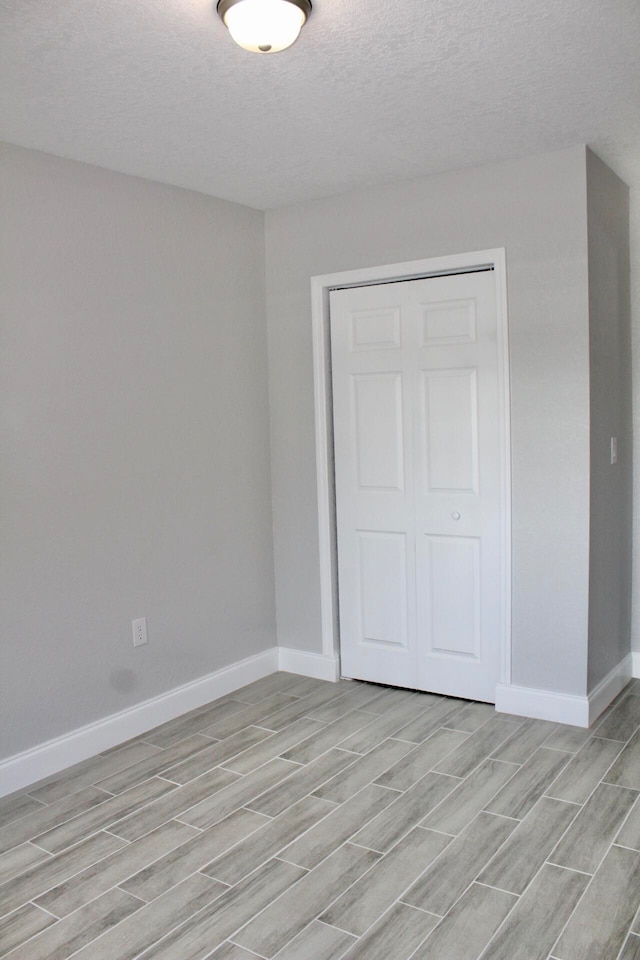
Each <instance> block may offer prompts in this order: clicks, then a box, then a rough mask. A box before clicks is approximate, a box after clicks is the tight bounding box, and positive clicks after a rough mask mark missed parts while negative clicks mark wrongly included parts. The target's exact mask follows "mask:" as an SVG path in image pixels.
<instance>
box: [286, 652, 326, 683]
mask: <svg viewBox="0 0 640 960" xmlns="http://www.w3.org/2000/svg"><path fill="white" fill-rule="evenodd" d="M278 655H279V656H278V663H279V667H280V670H286V671H287V673H299V674H301V675H302V676H303V677H314V678H315V679H316V680H329V681H331V682H332V683H335V682H336V680H339V679H340V661H339V659H338V657H336V656H329V657H326V656H325V655H324V654H322V653H308V652H307V651H306V650H293V649H291V648H290V647H279V648H278Z"/></svg>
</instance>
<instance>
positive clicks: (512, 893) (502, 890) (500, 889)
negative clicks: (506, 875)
mask: <svg viewBox="0 0 640 960" xmlns="http://www.w3.org/2000/svg"><path fill="white" fill-rule="evenodd" d="M478 876H482V872H480V873H479V874H478ZM474 883H476V884H478V886H479V887H489V889H490V890H497V891H498V893H507V894H508V895H509V896H510V897H515V898H516V900H519V899H520V897H521V896H522V894H520V893H516V892H515V890H505V888H504V887H497V886H496V885H495V883H487V882H486V881H485V880H473V881H472V882H471V883H470V884H469V887H467V890H468V889H469V888H470V887H472V886H473V884H474ZM457 902H458V901H457V900H456V903H457ZM513 906H514V907H515V903H514V904H513ZM451 909H453V907H452V908H451ZM448 912H449V913H450V912H451V911H450V910H449V911H448Z"/></svg>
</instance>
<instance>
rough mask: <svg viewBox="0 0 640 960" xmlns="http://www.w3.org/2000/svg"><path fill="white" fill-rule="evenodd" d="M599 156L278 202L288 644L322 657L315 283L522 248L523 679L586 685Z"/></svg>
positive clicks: (271, 289)
mask: <svg viewBox="0 0 640 960" xmlns="http://www.w3.org/2000/svg"><path fill="white" fill-rule="evenodd" d="M585 197H586V161H585V149H584V148H575V149H572V150H567V151H562V152H559V153H553V154H547V155H543V156H538V157H532V158H528V159H525V160H518V161H510V162H507V163H500V164H495V165H491V166H485V167H478V168H475V169H470V170H461V171H458V172H453V173H447V174H442V175H438V176H434V177H429V178H424V179H419V180H413V181H409V182H405V183H398V184H393V185H389V186H384V187H379V188H375V189H367V190H363V191H359V192H357V193H350V194H345V195H343V196H339V197H332V198H330V199H327V200H320V201H315V202H312V203H301V204H297V205H295V206H291V207H288V208H282V209H278V210H272V211H267V214H266V220H265V229H266V257H267V260H266V263H267V323H268V330H269V383H270V403H271V445H272V457H271V471H272V489H273V516H274V550H275V571H276V613H277V622H278V638H279V642H280V644H282V645H284V646H287V647H297V648H301V649H305V650H311V651H315V652H320V650H321V638H320V614H319V610H320V596H319V567H318V533H317V499H316V496H317V492H316V473H315V471H316V466H315V448H314V415H313V372H312V341H311V307H310V278H311V277H312V276H314V275H319V274H324V273H333V272H338V271H341V270H350V269H355V268H358V267H368V266H374V265H378V264H385V263H394V262H401V261H408V260H414V259H420V258H426V257H435V256H443V255H446V254H449V253H462V252H466V251H472V250H480V249H486V248H490V247H502V246H504V247H505V248H506V254H507V278H508V295H509V322H510V348H511V401H512V411H511V415H512V461H513V490H512V500H513V527H512V537H513V628H512V645H513V682H514V683H516V684H519V685H522V686H530V687H535V688H542V689H547V690H555V691H563V692H567V693H572V694H576V695H584V694H585V693H586V682H587V644H586V642H585V639H586V636H587V617H588V581H589V573H588V563H589V542H588V537H589V358H588V349H589V344H588V332H589V331H588V295H587V222H586V201H585Z"/></svg>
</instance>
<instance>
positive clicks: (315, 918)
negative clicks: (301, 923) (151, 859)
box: [229, 840, 399, 960]
mask: <svg viewBox="0 0 640 960" xmlns="http://www.w3.org/2000/svg"><path fill="white" fill-rule="evenodd" d="M349 842H350V841H349V840H344V841H343V842H342V843H341V844H340V845H339V846H338V847H336V848H335V850H332V851H331V853H330V854H328V856H327V857H324V858H323V859H322V860H321V861H320V863H318V864H316V865H315V867H312V869H311V870H307V873H305V875H304V877H300V880H296V882H295V883H294V884H292V886H291V887H288V888H287V890H285V891H284V892H283V893H281V894H280V895H279V896H278V897H276V899H275V900H272V901H271V903H270V904H268V906H267V907H265V908H264V909H265V910H266V909H268V907H270V906H271V905H272V904H273V903H276V902H277V901H278V900H279V899H280V897H282V896H284V894H285V893H287V892H288V891H289V890H292V889H293V888H294V887H295V886H297V884H298V883H300V881H301V880H304V879H305V878H306V877H308V876H311V874H312V873H313V871H314V870H317V869H318V867H319V866H321V864H323V863H326V861H327V860H328V858H329V857H330V856H332V855H333V854H335V853H337V852H338V850H342V848H343V847H345V846H346V845H347V844H348V843H349ZM357 846H358V847H360V844H357ZM361 849H363V850H368V848H367V847H361ZM372 852H373V853H376V852H377V851H372ZM383 856H384V855H383ZM275 859H276V860H280V861H282V862H284V863H289V862H290V861H288V860H284V859H283V858H282V857H276V858H275ZM382 859H383V857H379V858H378V859H377V860H376V861H375V863H372V864H371V866H370V867H369V868H368V869H367V870H365V871H364V873H361V874H360V875H359V876H358V877H356V878H355V880H353V881H352V883H350V884H349V886H347V887H345V888H344V890H341V892H340V893H339V894H337V895H336V896H335V897H333V899H332V900H331V901H329V902H327V903H325V904H324V906H323V907H322V908H321V909H320V910H319V911H318V913H316V914H315V915H314V917H313V918H312V919H311V920H309V922H308V923H307V924H305V927H307V926H309V924H311V923H314V922H315V921H320V922H323V921H321V920H320V916H321V914H323V913H326V911H327V910H329V909H330V908H331V907H332V906H333V904H334V903H336V901H337V900H339V899H340V898H341V897H343V896H345V895H346V894H347V893H348V892H349V890H351V888H352V887H354V886H355V884H356V883H358V882H359V881H360V880H362V879H363V877H366V876H367V874H368V873H369V872H370V871H371V870H373V868H374V867H375V866H376V865H377V864H378V863H380V862H381V861H382ZM291 866H299V865H298V864H291ZM303 869H305V868H303ZM397 899H399V898H396V901H394V903H395V902H397ZM263 912H264V911H262V910H261V911H260V913H263ZM383 912H386V909H385V911H383ZM259 915H260V914H256V916H259ZM254 919H255V918H254V917H252V918H251V920H248V921H247V923H245V924H243V926H242V927H239V928H238V929H237V930H236V931H235V932H234V933H233V934H231V937H235V936H236V935H237V934H238V933H240V932H241V931H242V930H243V929H244V927H246V926H248V925H249V923H252V922H253V920H254ZM377 919H379V918H377ZM374 922H375V921H374ZM327 926H333V924H327ZM370 926H372V924H370ZM305 927H302V928H301V930H299V931H297V932H296V933H295V934H294V935H293V937H291V939H290V940H288V941H287V942H286V943H284V944H283V945H282V946H281V947H280V950H284V948H285V947H286V946H288V945H289V944H290V943H291V941H292V940H294V939H295V937H296V936H298V933H301V932H302V930H304V929H305ZM336 929H340V930H341V932H342V933H349V934H350V935H351V936H352V937H357V938H358V939H360V938H359V937H358V934H355V933H353V932H352V931H350V930H342V929H341V928H336ZM369 929H370V927H367V930H369ZM231 937H230V938H231ZM230 938H229V939H230ZM239 946H242V945H241V944H239ZM278 952H280V951H278ZM276 956H277V954H276ZM274 960H275V958H274Z"/></svg>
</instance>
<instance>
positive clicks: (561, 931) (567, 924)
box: [549, 844, 612, 954]
mask: <svg viewBox="0 0 640 960" xmlns="http://www.w3.org/2000/svg"><path fill="white" fill-rule="evenodd" d="M611 846H612V844H611V845H610V846H609V847H608V848H607V852H606V853H605V855H604V857H603V858H602V860H601V861H600V863H599V864H598V868H597V869H596V870H595V871H594V873H593V874H592V875H591V876H589V874H585V873H584V872H583V871H581V870H573V871H571V868H569V867H561V866H560V864H555V866H556V867H558V868H559V869H561V870H570V872H573V873H582V875H583V876H588V877H589V880H588V881H587V883H586V885H585V888H584V890H583V891H582V893H581V895H580V896H579V897H578V900H577V902H576V905H575V906H574V908H573V910H572V911H571V913H570V914H569V916H568V917H567V920H566V923H564V925H563V927H562V929H561V930H560V933H559V934H558V936H557V937H556V939H555V940H554V942H553V945H552V947H551V950H550V951H549V953H550V954H554V953H555V950H556V948H557V946H558V944H559V943H560V941H561V939H562V937H563V935H564V932H565V930H566V929H567V927H568V926H569V924H570V923H571V921H572V920H573V918H574V916H575V914H576V911H577V910H578V908H579V907H580V904H581V903H582V901H583V900H584V898H585V897H586V895H587V891H588V890H589V889H590V888H591V884H592V883H593V881H594V878H595V876H596V873H597V872H598V870H599V869H600V866H601V865H602V862H603V861H604V858H605V857H606V855H607V853H608V852H609V850H610V849H611Z"/></svg>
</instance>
